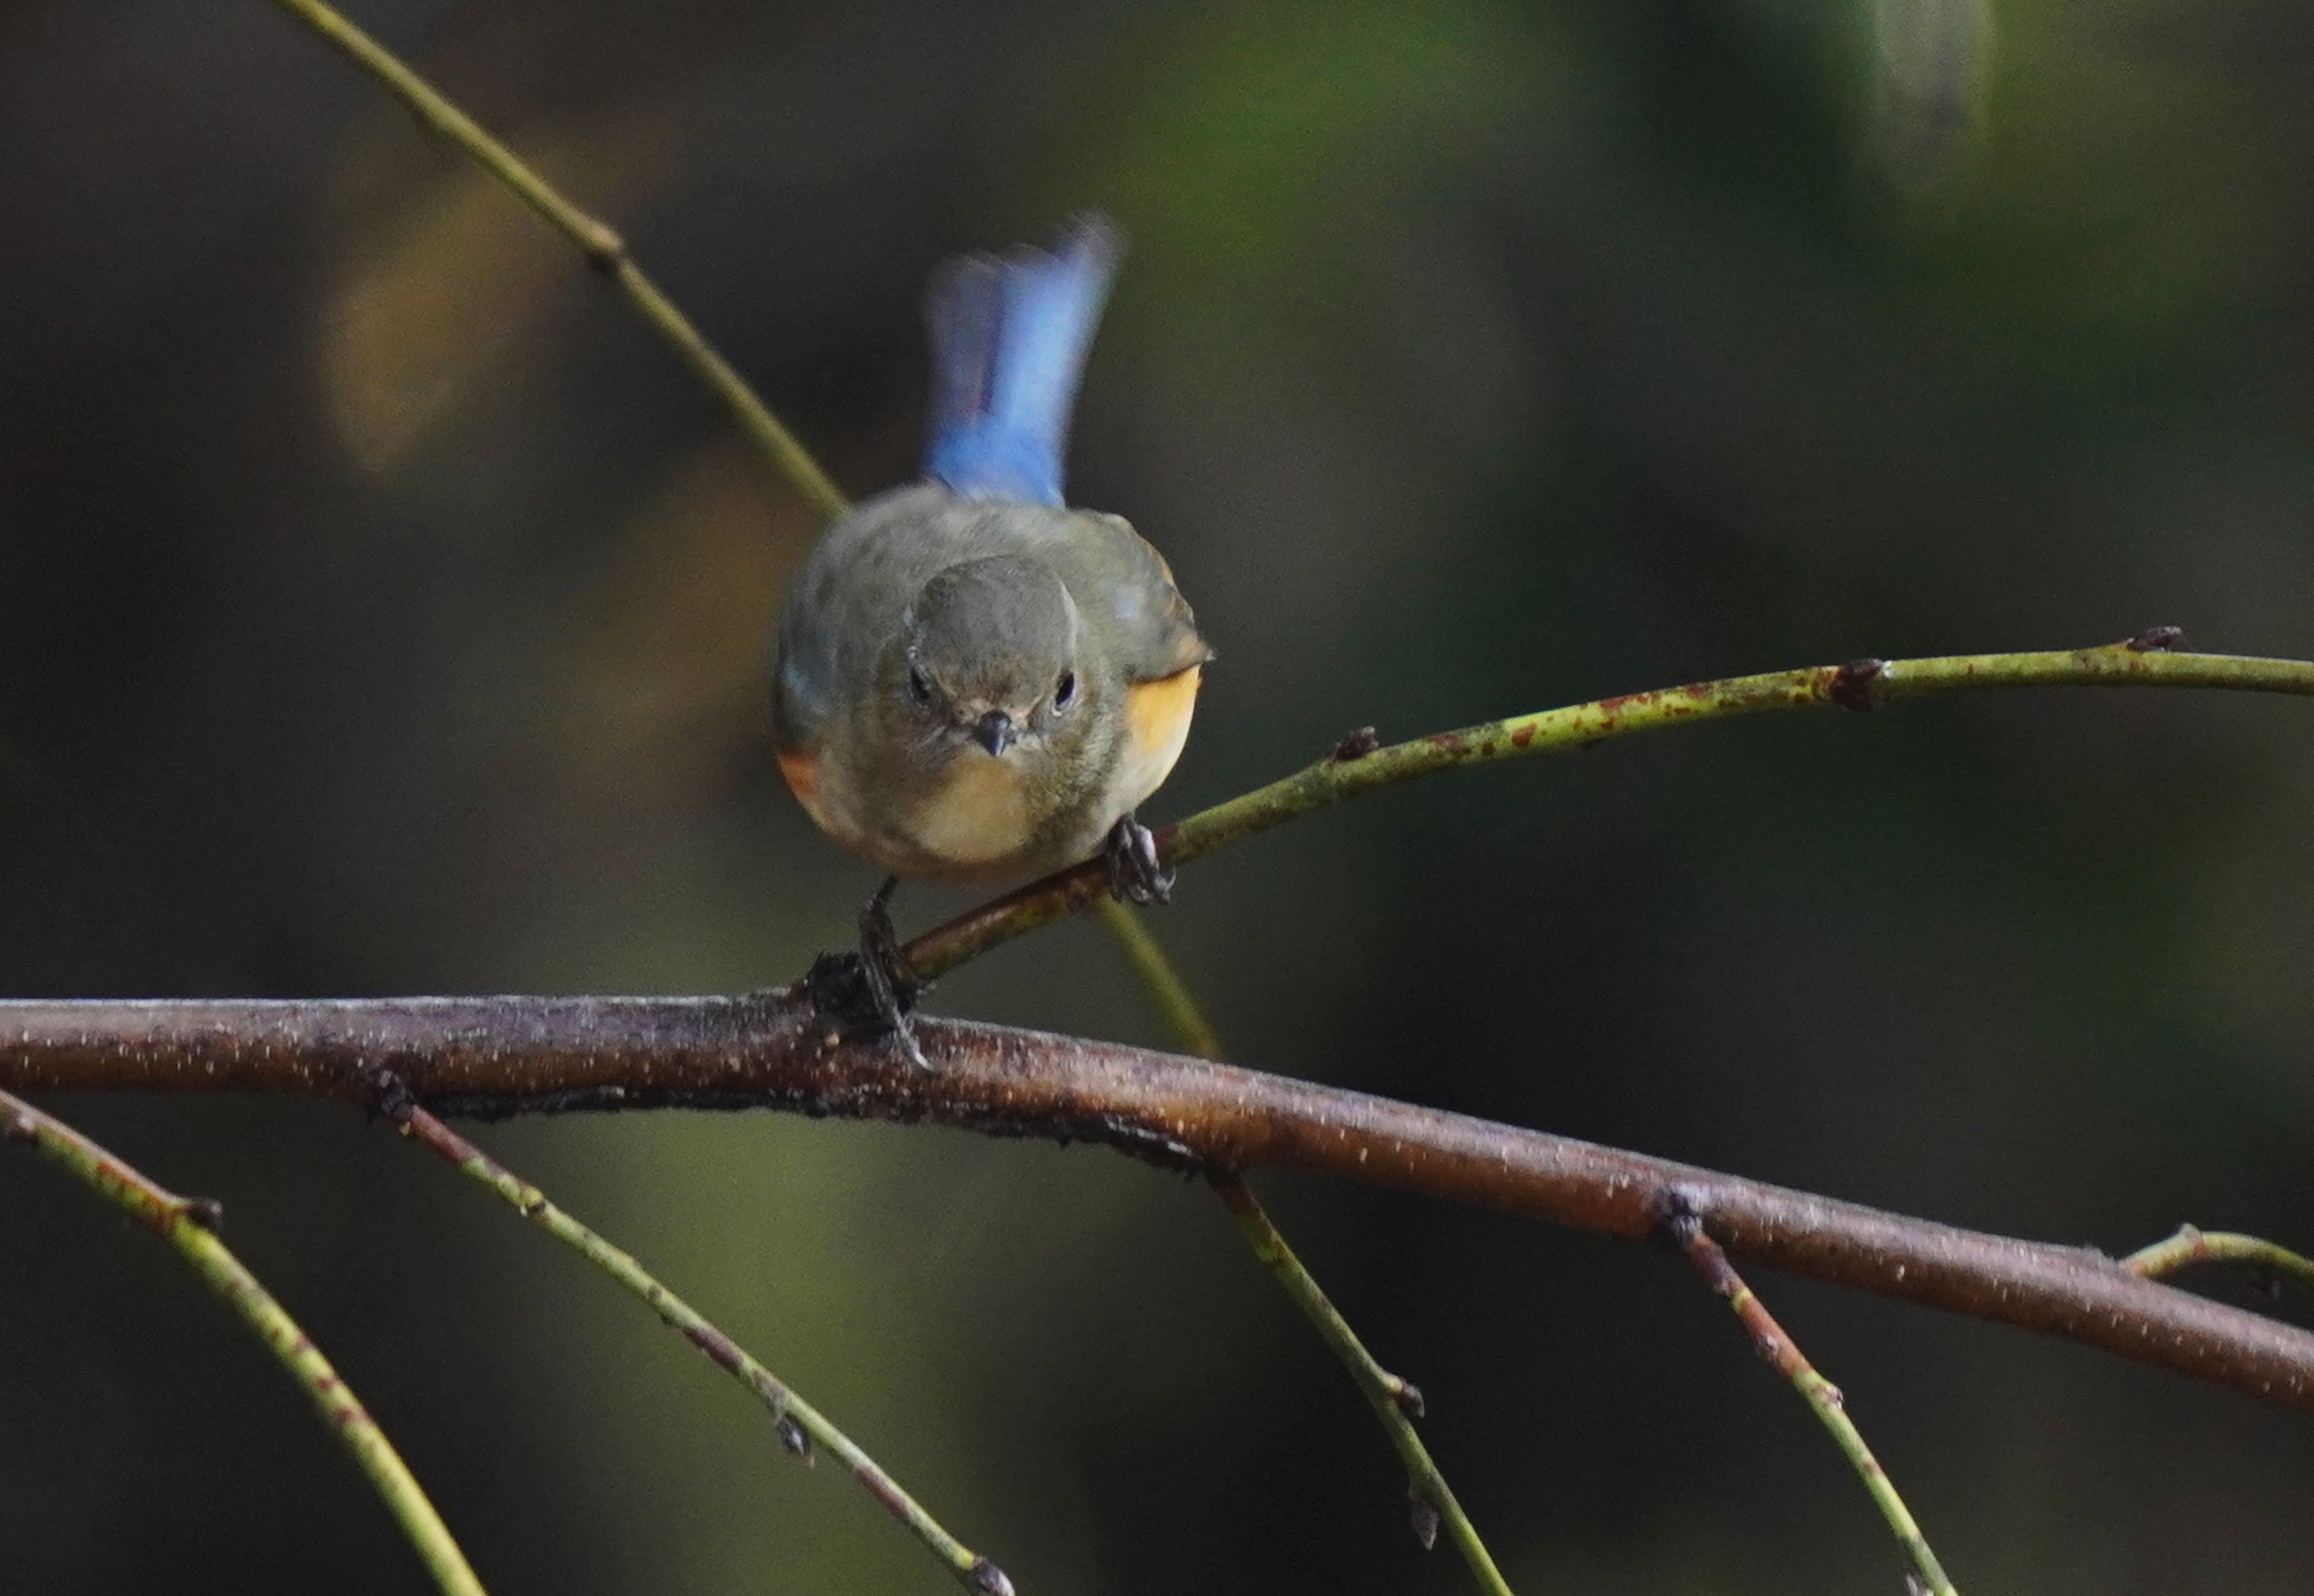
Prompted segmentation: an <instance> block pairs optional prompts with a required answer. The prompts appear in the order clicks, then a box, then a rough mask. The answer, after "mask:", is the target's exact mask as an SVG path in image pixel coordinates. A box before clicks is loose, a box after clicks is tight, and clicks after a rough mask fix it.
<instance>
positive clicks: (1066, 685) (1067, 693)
mask: <svg viewBox="0 0 2314 1596" xmlns="http://www.w3.org/2000/svg"><path fill="white" fill-rule="evenodd" d="M1076 696H1077V674H1076V672H1074V671H1063V672H1062V673H1061V679H1060V680H1059V681H1057V682H1055V683H1053V708H1055V710H1065V709H1067V708H1068V707H1069V706H1070V705H1071V704H1073V703H1074V702H1075V701H1076Z"/></svg>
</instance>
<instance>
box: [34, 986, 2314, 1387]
mask: <svg viewBox="0 0 2314 1596" xmlns="http://www.w3.org/2000/svg"><path fill="white" fill-rule="evenodd" d="M918 1036H919V1037H920V1039H921V1041H922V1043H923V1048H924V1051H925V1053H926V1054H927V1055H928V1056H929V1057H930V1058H931V1060H932V1063H933V1065H934V1066H935V1068H934V1069H933V1070H932V1071H929V1072H927V1071H920V1070H914V1069H911V1068H909V1067H907V1066H905V1065H904V1064H902V1063H898V1062H897V1060H896V1057H895V1056H894V1055H892V1054H889V1053H888V1052H887V1051H885V1050H883V1049H880V1048H878V1047H875V1046H873V1045H857V1044H851V1043H845V1042H842V1041H839V1040H837V1039H835V1038H834V1037H832V1036H828V1035H827V1034H826V1032H825V1031H824V1030H823V1029H822V1028H821V1027H820V1025H819V1023H818V1022H817V1020H816V1019H814V1018H812V1016H811V1015H810V1014H809V1013H808V1011H807V1010H804V1009H803V1008H801V1006H800V1005H799V1004H796V1003H794V1002H792V1001H789V1000H788V999H787V998H786V996H785V995H784V994H781V993H767V994H761V995H756V996H750V997H742V998H519V997H517V998H414V999H385V1000H378V1001H334V1002H120V1003H114V1002H84V1003H40V1002H13V1003H0V1089H8V1090H12V1091H13V1090H28V1089H76V1090H77V1089H101V1090H110V1089H135V1090H169V1089H190V1090H225V1091H266V1092H297V1093H305V1094H310V1095H316V1096H322V1097H331V1098H344V1099H348V1100H353V1101H361V1100H364V1099H366V1098H367V1094H368V1092H369V1090H370V1088H369V1086H368V1085H367V1078H366V1075H365V1067H366V1066H369V1065H375V1064H378V1063H386V1064H391V1065H392V1066H393V1069H394V1071H396V1072H397V1073H398V1075H399V1076H400V1077H401V1079H402V1080H404V1081H406V1082H408V1083H409V1085H410V1087H411V1089H412V1090H413V1091H414V1092H416V1093H417V1095H418V1096H419V1098H420V1099H421V1100H422V1101H424V1102H425V1103H427V1104H428V1106H429V1107H433V1108H434V1109H436V1110H437V1111H439V1112H446V1113H464V1114H475V1115H511V1114H519V1113H526V1112H553V1111H558V1110H569V1109H586V1108H595V1109H603V1108H623V1107H635V1108H640V1107H664V1106H677V1107H702V1108H737V1107H756V1106H760V1107H773V1108H782V1109H786V1110H789V1111H791V1112H797V1113H803V1114H809V1115H843V1116H844V1117H848V1118H857V1119H881V1120H890V1121H895V1122H898V1123H904V1124H905V1123H915V1122H919V1121H930V1122H933V1123H937V1124H950V1125H958V1126H961V1127H964V1128H966V1129H969V1130H975V1131H980V1132H983V1133H989V1134H994V1135H1004V1136H1034V1137H1047V1138H1052V1139H1055V1140H1058V1141H1064V1142H1068V1141H1082V1142H1104V1143H1107V1144H1108V1145H1109V1146H1112V1147H1117V1148H1122V1149H1124V1150H1125V1151H1129V1152H1134V1153H1136V1154H1139V1155H1141V1156H1143V1157H1144V1158H1151V1159H1154V1160H1158V1161H1160V1162H1163V1163H1168V1164H1173V1165H1179V1166H1184V1167H1214V1168H1224V1169H1244V1168H1254V1167H1257V1166H1260V1165H1275V1166H1277V1167H1280V1168H1297V1169H1309V1170H1314V1171H1317V1172H1320V1173H1322V1174H1329V1175H1337V1176H1341V1177H1346V1178H1348V1179H1352V1180H1361V1181H1365V1182H1367V1183H1369V1184H1372V1185H1377V1186H1396V1187H1399V1188H1400V1189H1402V1190H1406V1191H1412V1192H1421V1193H1424V1194H1426V1195H1431V1196H1436V1197H1445V1198H1449V1199H1452V1200H1454V1201H1457V1202H1465V1203H1473V1204H1481V1205H1483V1206H1486V1207H1490V1208H1497V1209H1503V1210H1506V1211H1508V1212H1515V1213H1524V1214H1530V1215H1532V1216H1534V1217H1536V1218H1539V1219H1548V1220H1551V1221H1556V1222H1558V1223H1560V1224H1564V1225H1570V1226H1573V1227H1575V1228H1577V1229H1579V1230H1597V1231H1602V1232H1604V1233H1606V1234H1608V1235H1612V1236H1620V1237H1623V1238H1625V1239H1630V1240H1635V1241H1636V1240H1643V1239H1648V1238H1649V1237H1651V1236H1653V1235H1654V1234H1655V1233H1656V1231H1657V1229H1658V1227H1659V1224H1660V1221H1662V1219H1663V1218H1664V1216H1665V1214H1667V1213H1668V1212H1673V1211H1674V1208H1675V1207H1676V1206H1677V1205H1678V1204H1686V1205H1687V1206H1688V1207H1689V1208H1691V1210H1692V1212H1695V1213H1696V1214H1697V1215H1699V1216H1700V1218H1701V1219H1702V1220H1703V1221H1705V1222H1706V1223H1707V1224H1708V1225H1709V1229H1710V1231H1711V1234H1712V1235H1713V1236H1714V1237H1716V1238H1717V1239H1718V1240H1719V1242H1720V1243H1721V1245H1723V1246H1724V1247H1725V1248H1727V1251H1728V1252H1729V1253H1730V1254H1731V1255H1733V1256H1735V1257H1738V1258H1742V1259H1744V1260H1746V1261H1748V1262H1752V1263H1756V1264H1762V1265H1768V1266H1769V1267H1771V1268H1777V1269H1785V1270H1789V1271H1791V1272H1793V1273H1795V1274H1809V1275H1814V1276H1815V1277H1817V1278H1819V1279H1823V1280H1828V1281H1833V1282H1835V1283H1840V1284H1842V1285H1850V1286H1857V1287H1860V1288H1862V1289H1863V1290H1866V1291H1869V1292H1877V1293H1879V1294H1881V1295H1883V1296H1887V1297H1894V1298H1899V1299H1902V1300H1903V1301H1912V1302H1921V1303H1925V1304H1928V1305H1930V1306H1932V1307H1937V1308H1943V1309H1950V1310H1952V1311H1954V1312H1956V1313H1965V1314H1969V1315H1972V1316H1974V1317H1975V1318H1987V1319H1996V1320H1999V1321H2001V1322H2003V1323H2006V1324H2012V1325H2018V1326H2021V1327H2024V1328H2026V1329H2029V1330H2037V1331H2040V1332H2043V1333H2045V1334H2049V1335H2057V1336H2069V1337H2071V1338H2072V1339H2074V1340H2076V1341H2082V1342H2087V1343H2089V1345H2094V1346H2101V1347H2104V1348H2106V1350H2107V1351H2109V1352H2115V1353H2119V1354H2122V1355H2123V1356H2124V1357H2128V1358H2134V1359H2136V1360H2138V1361H2140V1362H2148V1363H2154V1364H2159V1365H2160V1366H2161V1367H2163V1368H2168V1369H2174V1370H2177V1371H2180V1372H2182V1373H2186V1374H2191V1375H2195V1376H2196V1377H2198V1378H2200V1379H2204V1380H2215V1381H2218V1382H2221V1383H2222V1384H2227V1385H2233V1386H2239V1387H2240V1388H2241V1389H2245V1390H2248V1391H2251V1392H2254V1393H2256V1394H2257V1395H2258V1396H2262V1397H2266V1398H2272V1399H2274V1400H2275V1401H2280V1402H2284V1403H2288V1404H2291V1405H2292V1406H2299V1407H2306V1408H2314V1333H2310V1332H2308V1331H2306V1330H2301V1329H2299V1328H2296V1327H2292V1326H2289V1325H2284V1324H2280V1323H2277V1322H2275V1321H2274V1320H2272V1319H2267V1318H2261V1317H2260V1316H2258V1315H2257V1314H2253V1313H2248V1312H2246V1311H2244V1310H2242V1309H2237V1308H2231V1307H2228V1306H2225V1305H2223V1304H2221V1303H2216V1302H2212V1301H2207V1300H2205V1299H2203V1298H2200V1297H2195V1296H2191V1295H2188V1294H2187V1293H2186V1292H2179V1291H2177V1290H2175V1289H2173V1288H2171V1287H2168V1286H2165V1285H2162V1284H2160V1283H2157V1282H2154V1281H2150V1280H2145V1279H2142V1278H2141V1277H2139V1276H2137V1275H2135V1274H2132V1273H2131V1272H2130V1271H2128V1270H2127V1269H2124V1267H2123V1266H2122V1265H2120V1264H2118V1263H2116V1262H2115V1260H2113V1259H2112V1258H2109V1257H2106V1256H2105V1255H2104V1254H2102V1253H2098V1252H2095V1251H2092V1250H2089V1249H2088V1248H2066V1247H2052V1246H2047V1245H2044V1244H2040V1243H2036V1242H2028V1241H2018V1240H2013V1239H2008V1238H2004V1237H2000V1236H1992V1235H1986V1234H1983V1233H1981V1232H1977V1231H1972V1230H1955V1229H1953V1228H1951V1227H1949V1226H1946V1225H1939V1224H1934V1223H1930V1222H1929V1221H1925V1220H1916V1219H1906V1218H1903V1217H1901V1216H1898V1215H1895V1214H1890V1213H1884V1212H1878V1211H1877V1210H1875V1209H1870V1208H1865V1207H1862V1206H1859V1205H1858V1204H1852V1203H1841V1202H1836V1201H1833V1200H1832V1199H1830V1198H1826V1197H1817V1196H1811V1195H1808V1194H1806V1193H1804V1192H1797V1191H1791V1190H1788V1189H1786V1188H1783V1187H1780V1186H1766V1185H1762V1184H1761V1183H1759V1182H1757V1181H1751V1180H1744V1179H1739V1178H1737V1177H1734V1176H1729V1175H1719V1174H1714V1173H1713V1172H1711V1171H1709V1170H1707V1169H1699V1168H1692V1167H1691V1166H1689V1165H1685V1164H1678V1163H1674V1162H1671V1161H1669V1160H1664V1159H1655V1158H1647V1157H1645V1156H1643V1155H1641V1154H1638V1153H1631V1152H1621V1151H1615V1150H1613V1149H1612V1148H1605V1147H1599V1146H1594V1145H1593V1144H1591V1143H1589V1142H1577V1141H1574V1140H1572V1139H1570V1138H1568V1137H1564V1136H1553V1135H1549V1134H1546V1133H1542V1132H1540V1131H1529V1130H1522V1129H1520V1128H1518V1127H1516V1126H1513V1125H1505V1124H1493V1123H1491V1122H1488V1121H1486V1120H1479V1119H1472V1118H1469V1117H1467V1116H1465V1115H1457V1114H1447V1113H1444V1112H1441V1111H1439V1110H1437V1109H1433V1108H1421V1107H1413V1106H1411V1105H1409V1104H1404V1103H1396V1102H1391V1101H1390V1100H1389V1099H1387V1098H1373V1097H1368V1096H1365V1094H1363V1093H1358V1092H1351V1091H1343V1090H1340V1089H1336V1088H1331V1087H1324V1086H1317V1085H1312V1084H1310V1083H1308V1082H1304V1081H1297V1080H1283V1079H1281V1078H1279V1077H1276V1076H1274V1075H1263V1074H1260V1073H1258V1072H1256V1071H1250V1070H1241V1069H1235V1068H1232V1067H1231V1066H1228V1065H1224V1064H1213V1063H1204V1062H1202V1061H1199V1060H1195V1059H1187V1058H1180V1057H1177V1056H1174V1055H1171V1054H1160V1053H1151V1052H1147V1051H1144V1050H1143V1049H1140V1048H1134V1047H1124V1046H1119V1045H1115V1044H1110V1043H1101V1042H1088V1041H1081V1040H1076V1039H1073V1038H1070V1037H1064V1036H1046V1035H1043V1034H1040V1033H1038V1032H1033V1031H1019V1030H1009V1029H1004V1028H1002V1027H993V1026H979V1025H966V1024H960V1023H958V1022H955V1021H943V1020H931V1019H926V1020H922V1021H920V1022H919V1026H918Z"/></svg>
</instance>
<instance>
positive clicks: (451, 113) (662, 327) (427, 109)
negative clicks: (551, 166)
mask: <svg viewBox="0 0 2314 1596" xmlns="http://www.w3.org/2000/svg"><path fill="white" fill-rule="evenodd" d="M274 4H277V5H278V6H279V7H280V8H281V9H282V10H284V11H286V12H287V13H289V14H290V15H291V16H293V17H295V18H296V20H297V21H299V22H303V23H304V24H305V26H306V27H308V28H310V29H312V30H313V31H314V32H315V33H317V34H319V35H320V36H321V37H322V38H323V39H325V40H329V42H330V43H331V44H332V45H335V46H336V47H337V48H339V49H340V50H341V51H343V52H344V53H345V55H346V56H347V57H349V58H350V59H351V60H352V61H353V63H354V64H355V65H356V66H359V67H360V68H361V69H362V70H363V71H365V72H367V73H368V74H369V75H371V76H372V77H374V78H375V79H376V80H377V81H378V82H379V83H380V84H383V85H384V88H385V90H386V92H387V93H390V94H392V95H393V97H394V98H395V99H397V100H399V101H402V104H404V105H406V106H408V107H409V108H410V110H411V114H412V115H414V116H415V117H417V119H419V121H420V123H422V124H423V125H424V126H425V127H426V128H428V129H429V130H430V131H432V132H433V133H435V134H437V136H439V137H442V138H445V139H447V140H448V141H449V142H450V143H452V144H454V145H457V146H458V148H460V149H462V150H464V152H465V153H466V154H469V155H471V156H473V159H474V160H475V161H476V162H477V163H480V164H481V167H482V169H483V170H484V171H485V172H489V173H490V175H491V176H492V177H494V178H496V179H497V180H498V181H499V182H500V183H502V184H504V185H505V186H506V188H507V190H508V191H509V192H511V193H512V194H513V195H514V196H515V198H517V199H519V200H521V201H522V202H523V204H525V205H526V206H528V207H530V208H531V209H532V210H534V211H536V212H537V213H538V214H539V216H542V217H543V218H544V219H545V221H546V224H547V225H549V226H551V227H552V228H553V229H554V230H555V231H556V232H557V233H560V234H562V236H563V237H565V238H567V239H569V240H570V242H572V243H573V244H575V245H577V246H578V249H579V253H580V254H581V255H583V256H585V257H586V259H587V264H588V265H590V266H592V267H594V268H595V269H596V270H597V271H600V272H602V273H603V274H604V275H605V276H606V277H608V278H610V279H611V281H612V282H613V283H614V284H615V285H617V287H618V290H619V292H620V293H621V294H622V295H624V296H625V298H626V301H627V303H628V304H631V305H632V306H633V307H634V309H635V312H636V313H637V314H638V315H640V316H641V317H642V319H643V320H644V321H645V322H648V323H649V326H650V328H651V330H652V331H655V332H657V333H658V335H659V337H660V338H661V339H664V340H665V341H666V343H667V348H671V349H673V350H674V351H675V353H676V356H677V357H679V358H680V359H681V360H682V361H683V363H684V365H685V366H689V367H690V368H691V370H692V373H693V375H695V376H697V377H698V378H699V380H700V381H701V382H702V383H703V384H706V385H707V388H708V389H709V391H710V392H712V393H713V394H714V395H715V396H716V397H717V398H718V399H720V400H721V401H723V403H724V405H725V406H726V407H727V408H728V409H729V410H730V412H731V416H732V419H735V420H736V421H737V422H738V423H739V426H740V428H741V429H742V430H744V431H745V432H746V434H747V436H748V437H749V438H750V439H751V440H753V441H754V443H755V445H756V447H758V448H759V449H761V450H762V451H763V452H764V456H765V457H766V458H767V459H769V460H770V461H771V462H772V463H773V465H774V466H776V467H777V468H778V469H779V471H780V472H782V474H783V475H784V476H786V478H787V479H788V481H790V482H791V483H793V484H794V486H795V489H796V491H797V492H799V493H800V494H802V495H803V496H804V498H807V499H809V500H810V501H811V502H812V504H814V505H815V506H817V507H818V508H819V510H820V511H821V512H822V513H823V514H825V515H828V516H836V515H841V514H842V513H843V494H842V493H841V492H839V491H838V490H837V489H836V486H835V483H834V482H832V481H828V478H827V474H826V472H823V471H821V470H820V469H819V464H818V463H817V461H815V460H813V459H812V457H811V454H810V452H809V451H808V450H807V449H805V448H804V446H803V445H801V444H799V443H798V442H797V441H796V438H795V435H794V434H792V433H790V431H789V430H788V429H787V428H786V427H785V426H783V425H782V423H781V421H780V419H779V418H778V417H777V416H775V415H773V413H772V411H771V410H770V407H768V406H767V405H765V404H764V401H763V400H762V399H760V398H758V397H757V396H756V393H755V390H754V389H753V388H750V387H749V386H748V385H747V383H746V379H745V378H744V377H742V376H740V375H739V374H738V372H737V371H736V370H735V369H733V367H732V366H731V363H730V362H729V361H728V360H726V359H724V358H723V357H722V355H721V354H720V353H719V352H718V351H717V350H716V348H715V346H714V345H712V344H711V343H709V342H708V341H707V339H706V338H705V336H704V335H702V333H701V332H700V331H699V329H698V328H696V327H694V326H693V325H692V323H691V319H690V318H689V317H688V316H685V315H684V313H682V312H681V311H680V310H677V309H676V305H675V302H674V301H673V300H670V299H669V298H667V295H666V294H664V293H663V292H661V291H660V288H659V286H658V284H657V283H655V282H653V281H652V280H651V279H650V278H649V276H648V275H646V274H645V273H644V271H643V269H642V268H641V267H640V266H638V265H636V264H635V261H634V257H633V256H632V255H631V254H630V253H629V252H628V250H627V243H626V240H624V239H623V238H621V237H620V236H619V234H618V233H617V231H616V230H615V229H614V228H613V227H611V226H610V225H608V224H607V223H605V222H602V221H599V220H597V219H596V217H594V216H589V215H587V212H585V211H583V210H581V209H579V207H577V206H576V205H573V204H572V203H571V202H570V200H568V199H566V198H563V197H562V195H561V192H559V191H558V190H556V189H555V188H554V187H553V186H552V184H550V183H549V182H547V181H546V180H545V179H544V178H543V177H541V176H539V175H538V173H537V172H534V171H533V170H531V168H530V167H529V166H528V165H527V164H526V163H524V161H523V160H522V159H521V157H519V156H517V154H515V153H514V152H513V151H512V150H510V149H508V148H507V146H506V145H503V144H500V143H499V141H498V140H497V139H495V138H493V137H490V134H488V133H486V132H484V131H483V130H482V128H481V124H480V123H478V122H476V121H475V120H474V119H473V118H472V117H470V116H468V115H467V114H466V113H465V112H464V111H463V110H459V109H458V108H457V107H456V106H455V105H454V104H452V103H451V102H450V101H449V100H448V99H447V98H446V96H445V95H443V94H442V93H441V92H440V91H439V90H437V89H436V88H435V87H434V86H433V85H432V84H428V82H427V81H426V80H425V79H424V78H422V77H420V75H418V74H417V73H415V72H413V71H411V69H410V67H409V66H406V65H404V64H403V63H402V60H401V59H400V58H399V57H396V56H395V55H394V54H393V52H392V51H391V50H389V49H387V48H385V47H384V45H382V44H380V43H378V42H377V40H375V39H372V38H371V37H370V36H369V35H368V34H367V33H365V32H363V31H361V30H360V29H359V28H358V27H356V26H354V24H353V23H352V22H349V21H347V20H346V18H345V17H344V16H342V15H340V13H338V12H337V11H336V10H334V9H333V8H331V6H328V5H325V4H322V0H274Z"/></svg>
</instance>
